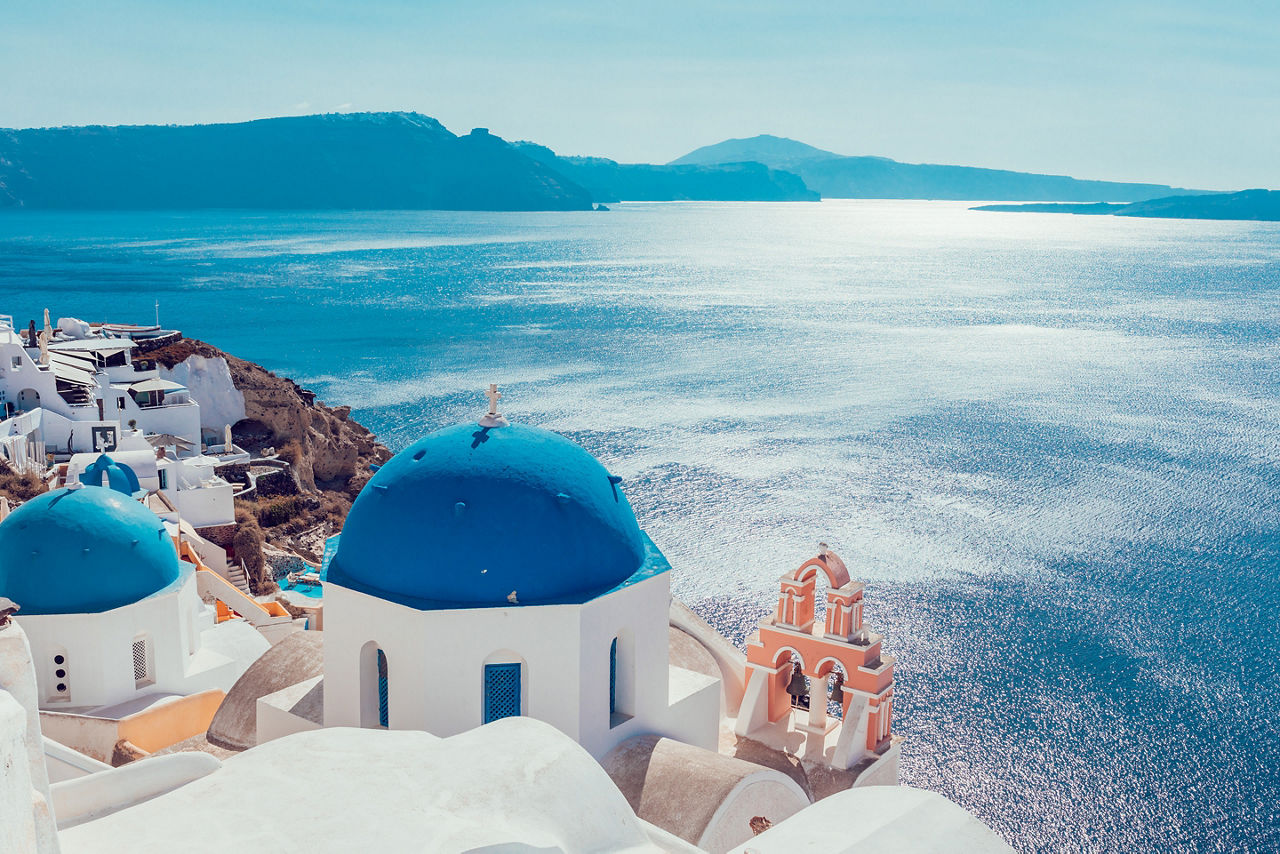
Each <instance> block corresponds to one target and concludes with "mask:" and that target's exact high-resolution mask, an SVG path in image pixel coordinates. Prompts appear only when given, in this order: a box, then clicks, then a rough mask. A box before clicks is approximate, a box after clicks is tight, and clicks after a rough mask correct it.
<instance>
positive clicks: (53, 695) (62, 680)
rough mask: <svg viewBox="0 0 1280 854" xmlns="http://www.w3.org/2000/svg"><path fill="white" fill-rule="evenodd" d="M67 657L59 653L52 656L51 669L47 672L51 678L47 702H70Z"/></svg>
mask: <svg viewBox="0 0 1280 854" xmlns="http://www.w3.org/2000/svg"><path fill="white" fill-rule="evenodd" d="M67 671H68V666H67V656H66V654H65V653H63V652H61V651H59V652H55V653H54V655H53V667H52V668H51V669H50V671H49V675H50V676H51V677H52V678H51V679H50V680H49V682H48V683H47V684H48V685H49V692H48V694H49V702H50V703H69V702H70V701H71V678H70V674H69V673H68V672H67Z"/></svg>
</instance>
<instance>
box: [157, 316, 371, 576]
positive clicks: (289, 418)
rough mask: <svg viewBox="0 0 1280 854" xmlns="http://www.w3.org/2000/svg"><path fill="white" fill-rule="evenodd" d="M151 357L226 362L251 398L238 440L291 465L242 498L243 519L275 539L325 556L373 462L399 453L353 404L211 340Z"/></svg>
mask: <svg viewBox="0 0 1280 854" xmlns="http://www.w3.org/2000/svg"><path fill="white" fill-rule="evenodd" d="M147 357H148V358H152V359H155V360H156V361H158V362H159V363H160V364H161V365H162V366H163V367H164V368H165V369H166V370H167V371H171V372H173V373H175V374H182V373H183V372H184V371H185V372H187V373H195V372H198V371H199V370H201V368H200V365H201V363H202V362H204V363H215V364H216V363H217V360H223V361H224V362H225V364H226V368H227V370H228V372H229V374H230V379H231V382H232V384H233V385H234V388H235V391H236V392H238V394H239V395H240V396H242V397H243V399H244V417H243V418H242V419H241V420H239V421H237V422H236V423H235V424H234V425H232V438H233V439H234V440H235V443H236V444H237V445H239V446H240V447H242V448H244V449H245V450H247V451H250V452H252V453H254V455H255V456H257V455H258V454H260V453H261V452H262V451H264V450H266V449H268V448H274V449H275V451H276V453H277V454H278V455H279V457H280V459H283V460H285V461H287V462H288V463H289V464H290V465H289V468H288V469H287V470H285V471H284V472H282V473H281V474H280V475H264V476H260V477H259V478H258V489H257V490H256V491H255V492H254V493H252V494H251V496H250V497H249V498H248V499H246V500H240V501H238V502H237V509H238V510H239V511H241V512H240V513H239V515H240V517H241V520H242V521H243V520H245V519H247V518H248V517H250V516H252V517H253V518H254V519H255V520H256V521H257V523H258V524H259V525H260V526H261V528H262V531H263V538H264V540H265V541H266V542H267V543H270V544H272V545H274V546H277V547H279V548H283V549H286V550H289V551H294V552H296V553H298V554H300V555H302V556H303V557H305V558H307V559H309V560H313V561H314V560H319V558H320V555H321V552H322V551H323V548H324V546H323V543H324V539H325V538H326V537H329V536H331V535H332V534H334V533H337V532H338V531H339V530H341V528H342V521H343V519H345V518H346V514H347V510H349V509H350V507H351V502H352V501H353V500H354V499H355V497H356V495H357V494H358V493H359V492H360V489H361V487H363V486H364V484H365V482H366V481H367V480H368V479H369V477H370V476H371V474H372V472H371V471H370V469H369V466H370V465H371V464H376V463H382V462H384V461H386V460H388V459H390V457H391V451H389V450H388V449H387V448H386V447H385V446H384V445H382V444H380V443H379V442H378V441H377V439H376V437H375V436H374V435H373V433H371V432H369V430H368V429H367V428H365V427H364V426H363V425H361V424H359V423H358V422H356V421H353V420H352V419H351V417H350V413H351V408H350V407H347V406H338V407H329V406H326V405H324V403H323V402H320V401H317V400H316V398H315V394H313V393H312V392H310V391H307V390H306V389H304V388H302V387H301V386H299V385H298V384H297V383H295V382H294V381H293V380H291V379H288V378H286V377H281V376H277V375H276V374H274V373H272V372H271V371H268V370H267V369H266V368H264V367H262V366H261V365H256V364H254V363H253V362H247V361H245V360H244V359H239V358H237V357H235V356H232V355H230V354H229V353H225V352H223V351H221V350H219V349H218V348H216V347H214V346H212V345H211V344H206V343H204V342H203V341H197V340H195V339H191V338H188V339H184V340H182V341H178V342H176V343H173V344H170V345H168V346H165V347H161V348H159V349H157V350H154V351H152V352H150V353H148V354H147ZM219 367H220V365H219ZM198 399H199V398H198V397H197V400H198Z"/></svg>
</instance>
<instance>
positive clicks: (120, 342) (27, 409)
mask: <svg viewBox="0 0 1280 854" xmlns="http://www.w3.org/2000/svg"><path fill="white" fill-rule="evenodd" d="M77 324H79V322H76V323H67V322H64V321H63V320H59V326H60V327H63V326H65V327H66V328H67V329H68V330H71V331H72V332H73V333H74V334H75V335H81V334H82V329H81V327H82V326H85V325H83V324H79V325H77ZM33 338H34V339H35V340H33ZM134 346H135V345H134V343H133V341H131V340H129V339H128V338H121V337H105V336H102V335H101V334H99V335H93V336H90V337H72V336H71V335H68V334H67V333H66V332H62V331H55V330H54V329H53V328H52V327H51V326H49V325H48V315H47V312H46V318H45V327H44V329H42V330H39V331H36V330H35V329H34V324H33V325H32V326H31V327H30V328H29V329H28V330H26V331H25V332H23V331H20V330H18V329H16V328H15V327H14V323H13V318H12V317H11V316H9V315H0V453H5V454H6V456H8V455H9V452H8V451H7V445H6V444H5V442H4V441H3V440H4V439H5V437H13V436H21V437H23V440H24V443H25V444H26V445H30V446H33V447H39V449H40V451H39V454H38V455H39V456H40V457H41V458H43V455H44V453H45V452H48V453H52V454H54V455H55V456H56V457H61V458H65V457H69V456H71V455H72V454H74V453H77V452H92V451H98V452H102V451H111V450H114V449H115V446H116V443H117V442H118V441H119V438H120V434H121V432H122V430H123V429H125V428H129V429H132V428H133V427H136V428H137V429H139V430H142V431H143V433H145V434H157V435H158V434H168V435H172V436H176V437H180V438H181V439H182V440H184V441H185V442H187V443H189V444H190V445H191V446H192V447H199V445H200V441H201V429H200V428H201V424H200V407H199V405H198V404H197V403H195V402H194V401H193V400H192V399H191V395H190V392H189V391H188V390H187V388H186V387H185V386H183V385H182V384H181V383H178V382H174V381H173V380H170V379H165V378H164V377H162V376H161V375H160V371H159V369H158V368H157V366H156V365H155V364H154V363H151V362H148V361H145V360H139V361H135V360H134V359H133V357H132V351H133V349H134ZM33 413H38V416H35V415H32V414H33ZM24 414H25V415H27V417H26V418H20V416H23V415H24ZM10 444H13V443H12V442H10ZM29 455H30V456H31V457H33V458H34V457H35V456H36V455H37V454H36V453H35V452H30V453H29Z"/></svg>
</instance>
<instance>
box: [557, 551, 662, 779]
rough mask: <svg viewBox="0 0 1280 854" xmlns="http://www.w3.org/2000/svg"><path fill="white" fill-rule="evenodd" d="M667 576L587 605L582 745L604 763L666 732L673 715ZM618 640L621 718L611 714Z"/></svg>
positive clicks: (583, 641) (583, 639)
mask: <svg viewBox="0 0 1280 854" xmlns="http://www.w3.org/2000/svg"><path fill="white" fill-rule="evenodd" d="M670 602H671V587H670V581H669V579H668V578H667V575H666V574H665V573H664V574H662V575H658V576H655V577H653V578H649V579H646V580H644V581H641V582H639V583H636V584H632V585H630V586H627V587H624V588H622V589H621V590H616V591H614V592H612V593H610V594H608V595H606V596H601V597H598V598H596V599H593V600H592V601H590V602H588V603H586V604H585V605H583V606H582V634H581V640H580V641H579V643H580V644H581V648H582V653H581V658H582V665H581V667H582V677H581V678H582V685H583V686H584V687H583V691H582V696H581V700H580V704H581V709H582V712H581V725H580V736H579V738H578V743H579V744H581V745H582V746H583V747H584V748H586V750H587V752H589V753H591V755H593V756H595V757H597V758H599V757H601V756H604V755H605V754H606V753H608V752H609V751H610V750H612V749H613V748H614V747H615V746H616V745H618V744H620V743H621V742H623V741H625V740H627V739H628V738H631V737H632V736H634V735H641V734H643V733H655V732H661V731H662V726H663V723H664V721H665V718H666V714H667V660H668V651H667V610H668V608H669V607H670ZM615 637H617V638H619V641H618V670H617V681H618V685H617V688H618V691H617V699H618V703H617V712H618V714H617V715H610V713H609V647H610V644H611V643H612V641H613V639H614V638H615Z"/></svg>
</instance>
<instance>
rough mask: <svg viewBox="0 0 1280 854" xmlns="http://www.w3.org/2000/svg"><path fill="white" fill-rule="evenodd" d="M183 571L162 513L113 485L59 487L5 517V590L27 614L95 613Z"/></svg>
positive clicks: (0, 531) (1, 560)
mask: <svg viewBox="0 0 1280 854" xmlns="http://www.w3.org/2000/svg"><path fill="white" fill-rule="evenodd" d="M182 577H183V569H182V563H181V561H179V560H178V553H177V550H176V549H175V548H174V547H173V540H172V539H171V538H170V537H169V534H168V532H167V531H166V530H165V528H164V523H163V522H161V521H160V518H159V517H158V516H156V515H155V514H154V513H152V512H151V511H150V510H148V509H147V508H145V507H143V506H142V505H141V504H139V503H138V502H137V501H134V500H133V499H132V498H129V497H128V496H125V495H121V494H120V493H119V492H116V491H115V490H113V489H104V488H102V487H93V486H86V487H82V488H80V489H58V490H54V491H53V492H47V493H45V494H44V495H41V496H39V497H38V498H33V499H31V500H30V501H28V502H26V503H25V504H23V505H22V506H21V507H19V508H18V509H17V510H14V511H13V513H11V514H9V517H8V518H7V519H5V520H4V522H3V523H0V596H6V597H8V598H9V599H12V600H13V601H14V602H17V603H18V605H19V606H20V607H21V608H22V610H21V612H20V613H21V615H23V616H27V615H32V614H93V613H99V612H102V611H110V610H111V609H112V608H119V607H121V606H122V605H131V604H133V603H134V602H138V601H140V600H142V599H145V598H147V597H148V596H151V595H153V594H155V593H159V592H160V591H162V590H164V589H166V588H168V587H171V586H173V585H174V584H176V583H177V582H178V581H179V580H180V579H181V578H182Z"/></svg>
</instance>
